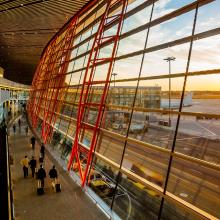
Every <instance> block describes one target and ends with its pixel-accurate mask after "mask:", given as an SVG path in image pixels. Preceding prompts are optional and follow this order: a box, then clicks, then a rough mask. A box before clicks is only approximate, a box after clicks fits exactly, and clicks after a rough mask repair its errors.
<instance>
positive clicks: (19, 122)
mask: <svg viewBox="0 0 220 220" xmlns="http://www.w3.org/2000/svg"><path fill="white" fill-rule="evenodd" d="M18 126H19V128H21V119H20V118H19V119H18Z"/></svg>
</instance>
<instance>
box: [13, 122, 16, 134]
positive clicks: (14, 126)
mask: <svg viewBox="0 0 220 220" xmlns="http://www.w3.org/2000/svg"><path fill="white" fill-rule="evenodd" d="M13 131H14V134H15V133H16V125H15V124H13Z"/></svg>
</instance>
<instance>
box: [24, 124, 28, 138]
mask: <svg viewBox="0 0 220 220" xmlns="http://www.w3.org/2000/svg"><path fill="white" fill-rule="evenodd" d="M25 132H26V136H28V126H26V128H25Z"/></svg>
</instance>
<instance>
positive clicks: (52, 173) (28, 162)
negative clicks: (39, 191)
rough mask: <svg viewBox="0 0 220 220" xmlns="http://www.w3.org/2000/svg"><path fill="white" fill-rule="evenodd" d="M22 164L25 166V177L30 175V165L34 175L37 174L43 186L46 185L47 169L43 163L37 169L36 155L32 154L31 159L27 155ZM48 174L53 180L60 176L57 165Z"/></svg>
mask: <svg viewBox="0 0 220 220" xmlns="http://www.w3.org/2000/svg"><path fill="white" fill-rule="evenodd" d="M21 165H22V166H23V173H24V178H26V177H28V168H29V167H30V169H31V174H32V177H34V176H35V175H36V178H37V179H38V180H40V182H41V186H42V187H44V179H45V178H46V171H45V169H44V167H43V164H40V168H39V169H37V160H36V159H35V157H34V156H32V158H31V160H29V159H28V157H27V156H25V157H24V158H23V159H22V160H21ZM48 174H49V177H50V179H51V181H52V182H53V181H54V180H55V179H56V178H57V177H58V175H57V170H56V168H55V165H53V167H52V168H51V169H50V171H49V173H48Z"/></svg>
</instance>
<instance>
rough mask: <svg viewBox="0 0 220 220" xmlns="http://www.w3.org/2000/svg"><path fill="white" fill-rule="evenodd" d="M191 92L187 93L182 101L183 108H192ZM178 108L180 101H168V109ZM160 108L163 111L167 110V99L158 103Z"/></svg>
mask: <svg viewBox="0 0 220 220" xmlns="http://www.w3.org/2000/svg"><path fill="white" fill-rule="evenodd" d="M192 96H193V92H189V93H188V94H187V95H186V96H185V97H184V99H183V107H189V106H192V104H193V101H192ZM179 106H180V99H170V108H171V109H178V108H179ZM160 107H161V108H163V109H169V99H162V100H161V103H160Z"/></svg>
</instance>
